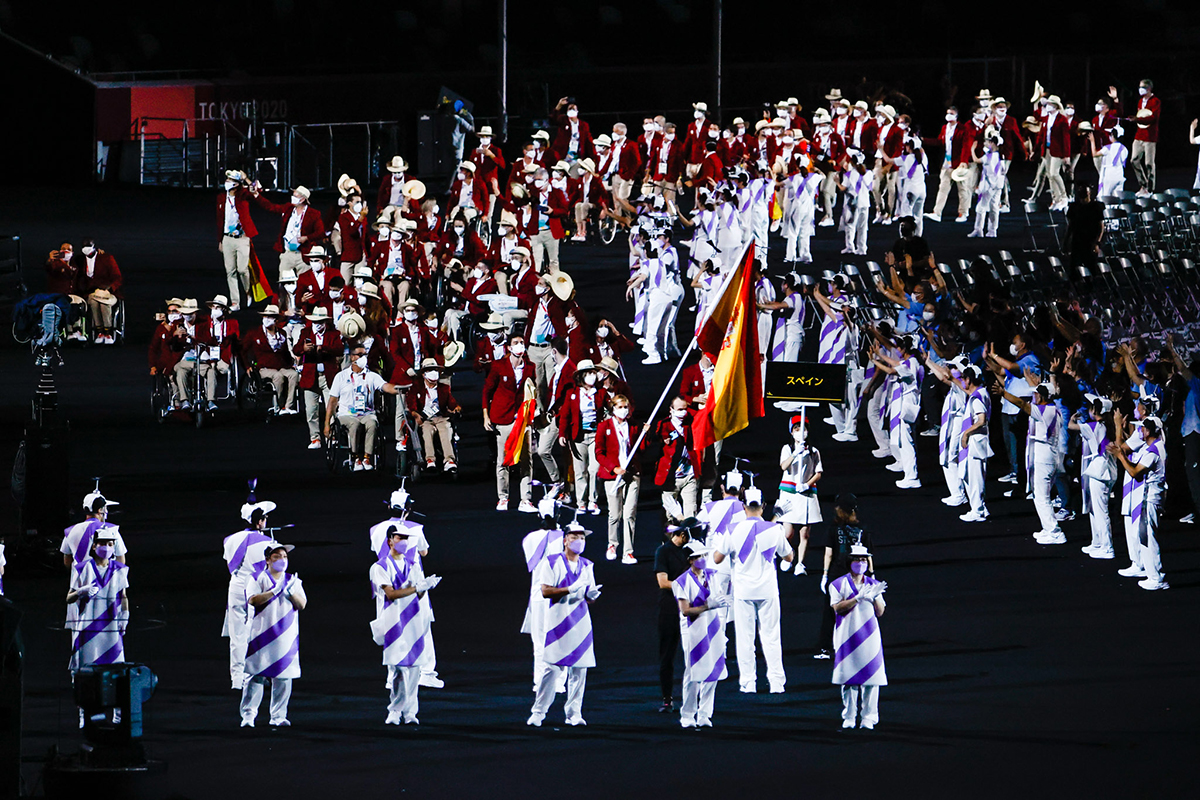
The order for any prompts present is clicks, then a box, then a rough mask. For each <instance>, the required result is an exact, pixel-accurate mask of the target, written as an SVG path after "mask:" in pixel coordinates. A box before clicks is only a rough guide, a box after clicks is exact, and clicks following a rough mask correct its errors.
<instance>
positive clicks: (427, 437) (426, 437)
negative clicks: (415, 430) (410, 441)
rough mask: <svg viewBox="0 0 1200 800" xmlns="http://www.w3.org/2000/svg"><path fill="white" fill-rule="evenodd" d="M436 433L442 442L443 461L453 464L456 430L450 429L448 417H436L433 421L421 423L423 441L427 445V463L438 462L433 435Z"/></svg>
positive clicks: (428, 420)
mask: <svg viewBox="0 0 1200 800" xmlns="http://www.w3.org/2000/svg"><path fill="white" fill-rule="evenodd" d="M435 433H436V434H437V437H438V438H439V439H440V440H441V442H442V459H443V460H444V461H446V462H448V463H450V464H453V463H454V429H453V428H452V427H450V420H449V419H447V418H446V417H434V418H433V419H427V420H423V421H422V422H421V441H423V442H424V443H425V463H426V464H433V463H435V462H436V461H437V458H436V456H435V454H434V449H433V435H434V434H435Z"/></svg>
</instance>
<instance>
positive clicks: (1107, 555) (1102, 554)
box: [1088, 547, 1116, 561]
mask: <svg viewBox="0 0 1200 800" xmlns="http://www.w3.org/2000/svg"><path fill="white" fill-rule="evenodd" d="M1088 555H1089V556H1091V557H1092V558H1098V559H1101V560H1103V561H1109V560H1111V559H1113V558H1116V553H1114V552H1113V549H1112V548H1111V547H1110V548H1108V549H1107V550H1093V551H1092V552H1090V553H1088Z"/></svg>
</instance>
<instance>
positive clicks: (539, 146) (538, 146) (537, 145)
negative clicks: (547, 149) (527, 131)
mask: <svg viewBox="0 0 1200 800" xmlns="http://www.w3.org/2000/svg"><path fill="white" fill-rule="evenodd" d="M533 149H534V151H535V152H536V151H538V150H541V149H542V143H541V141H539V140H537V139H534V140H533Z"/></svg>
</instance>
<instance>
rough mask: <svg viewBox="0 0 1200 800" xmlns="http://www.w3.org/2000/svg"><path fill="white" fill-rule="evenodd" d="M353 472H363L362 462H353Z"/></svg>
mask: <svg viewBox="0 0 1200 800" xmlns="http://www.w3.org/2000/svg"><path fill="white" fill-rule="evenodd" d="M354 471H355V472H362V471H363V462H361V461H355V462H354Z"/></svg>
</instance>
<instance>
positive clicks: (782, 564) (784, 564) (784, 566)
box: [779, 558, 792, 572]
mask: <svg viewBox="0 0 1200 800" xmlns="http://www.w3.org/2000/svg"><path fill="white" fill-rule="evenodd" d="M791 568H792V562H791V561H786V560H784V559H782V558H781V559H779V571H780V572H787V571H788V570H790V569H791Z"/></svg>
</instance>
